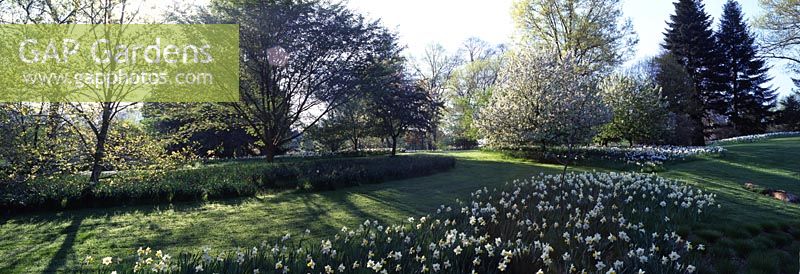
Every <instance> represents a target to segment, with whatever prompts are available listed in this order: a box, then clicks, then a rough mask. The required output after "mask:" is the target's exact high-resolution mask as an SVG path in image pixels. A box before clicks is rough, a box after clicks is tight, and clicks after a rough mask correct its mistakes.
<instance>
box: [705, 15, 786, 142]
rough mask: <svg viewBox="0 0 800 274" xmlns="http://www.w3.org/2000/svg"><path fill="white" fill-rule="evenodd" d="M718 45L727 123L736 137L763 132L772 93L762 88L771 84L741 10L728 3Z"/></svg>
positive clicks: (766, 68)
mask: <svg viewBox="0 0 800 274" xmlns="http://www.w3.org/2000/svg"><path fill="white" fill-rule="evenodd" d="M717 42H718V45H719V47H718V48H719V49H720V51H721V54H722V55H723V56H724V57H725V58H724V59H723V61H724V66H723V67H724V76H723V79H724V84H725V93H726V96H728V97H729V99H730V102H731V104H730V105H729V108H728V115H729V117H730V121H731V122H732V123H733V125H734V127H735V129H736V130H738V131H739V133H742V134H745V135H750V134H759V133H764V132H765V131H766V126H767V124H768V123H767V122H768V120H769V119H770V117H771V116H772V113H771V109H772V108H773V107H775V99H776V94H775V90H772V89H770V88H765V87H764V85H765V84H766V83H767V82H769V81H770V78H769V76H768V75H767V72H768V71H769V67H767V66H766V61H765V60H764V59H762V58H759V57H758V55H759V54H758V53H759V48H758V46H757V45H756V44H755V37H754V36H753V34H752V33H751V32H750V27H749V26H748V25H747V22H745V20H744V18H743V16H742V9H741V7H740V6H739V3H737V2H736V1H734V0H728V2H727V3H726V4H725V9H724V11H723V14H722V20H721V22H720V27H719V31H718V32H717Z"/></svg>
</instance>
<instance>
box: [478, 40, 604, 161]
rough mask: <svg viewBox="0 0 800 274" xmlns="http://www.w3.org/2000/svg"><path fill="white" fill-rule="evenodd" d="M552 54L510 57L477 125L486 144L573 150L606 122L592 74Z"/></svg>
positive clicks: (526, 53) (530, 52)
mask: <svg viewBox="0 0 800 274" xmlns="http://www.w3.org/2000/svg"><path fill="white" fill-rule="evenodd" d="M551 56H552V55H550V54H549V53H548V52H544V51H536V50H521V51H517V52H515V53H513V54H512V55H511V58H510V60H509V62H508V64H507V66H506V68H505V69H504V71H503V72H502V77H501V79H502V83H501V84H500V86H499V88H498V90H497V91H496V92H495V93H494V94H493V95H492V99H491V100H490V102H489V106H488V107H486V108H485V109H484V110H483V112H482V115H481V117H482V120H481V121H480V123H479V128H480V132H481V133H482V135H483V136H485V138H486V140H487V142H488V144H489V145H490V146H492V147H504V148H517V147H532V146H541V148H542V149H543V150H546V149H547V148H548V147H549V146H554V145H563V146H566V147H567V148H568V151H569V152H571V150H572V147H573V146H574V145H576V144H580V143H583V142H586V141H588V140H590V138H591V137H592V136H593V135H594V133H595V129H596V128H597V126H598V125H601V124H603V123H605V122H606V121H608V118H609V114H608V113H609V111H608V108H607V106H606V104H605V103H604V102H603V100H602V97H601V94H600V92H599V91H598V86H597V82H598V81H597V79H596V76H593V74H592V73H590V72H588V70H587V69H586V67H585V66H582V64H581V63H579V62H577V61H575V59H573V58H564V59H562V60H563V61H559V60H556V59H554V58H552V57H551Z"/></svg>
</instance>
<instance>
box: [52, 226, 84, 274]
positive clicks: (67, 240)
mask: <svg viewBox="0 0 800 274" xmlns="http://www.w3.org/2000/svg"><path fill="white" fill-rule="evenodd" d="M81 222H83V218H82V217H73V218H72V222H71V223H70V225H69V226H67V227H65V228H64V229H63V230H61V234H62V235H65V236H66V237H64V242H62V243H61V246H60V247H59V248H58V251H56V254H54V255H53V257H52V258H50V262H49V263H48V264H47V268H45V270H44V272H47V273H55V272H56V271H58V270H60V269H61V268H62V267H65V266H66V260H67V259H66V258H67V255H69V253H70V252H72V247H73V246H74V245H75V238H77V236H78V230H79V229H80V228H81Z"/></svg>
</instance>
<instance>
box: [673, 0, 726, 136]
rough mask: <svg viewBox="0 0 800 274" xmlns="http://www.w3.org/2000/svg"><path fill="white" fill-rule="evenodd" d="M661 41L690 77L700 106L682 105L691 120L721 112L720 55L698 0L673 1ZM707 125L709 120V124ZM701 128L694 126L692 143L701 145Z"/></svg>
mask: <svg viewBox="0 0 800 274" xmlns="http://www.w3.org/2000/svg"><path fill="white" fill-rule="evenodd" d="M664 35H665V36H666V37H665V39H664V43H663V44H662V45H661V46H662V47H663V48H664V49H666V50H667V51H668V53H670V54H672V56H674V57H675V59H676V61H677V62H678V63H679V64H681V65H682V66H683V67H684V68H686V72H687V73H688V74H689V77H690V78H691V79H692V82H693V84H694V89H695V91H694V92H695V93H696V94H695V95H694V96H691V97H695V98H699V100H700V101H701V102H699V104H689V105H700V106H702V109H699V110H698V109H688V108H687V109H686V110H685V111H684V112H683V114H688V115H689V116H690V117H691V119H692V120H693V121H694V122H695V124H700V125H702V124H703V119H704V118H707V117H708V116H709V114H712V113H724V112H725V110H726V105H727V102H726V100H725V96H723V94H722V93H721V92H720V91H722V90H723V88H722V87H721V86H720V79H719V78H720V75H721V73H720V72H721V63H722V60H721V56H720V54H719V51H718V50H717V47H716V41H715V38H714V32H713V30H712V29H711V18H710V17H709V16H708V14H706V12H705V10H704V6H703V4H702V3H701V2H700V1H699V0H680V1H678V2H676V3H675V14H674V15H672V16H671V17H670V22H668V28H667V31H666V33H664ZM708 126H709V127H711V126H713V124H709V125H708ZM704 136H705V135H704V134H703V128H702V127H698V128H697V129H696V130H695V132H694V134H693V136H692V144H693V145H704V144H705V140H704Z"/></svg>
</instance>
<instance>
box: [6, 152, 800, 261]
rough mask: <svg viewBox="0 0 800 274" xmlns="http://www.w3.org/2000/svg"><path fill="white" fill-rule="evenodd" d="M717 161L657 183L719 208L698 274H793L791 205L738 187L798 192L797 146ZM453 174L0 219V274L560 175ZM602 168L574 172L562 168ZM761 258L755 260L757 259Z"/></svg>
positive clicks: (373, 212) (367, 215) (681, 166)
mask: <svg viewBox="0 0 800 274" xmlns="http://www.w3.org/2000/svg"><path fill="white" fill-rule="evenodd" d="M727 148H728V150H729V151H728V152H727V153H725V154H724V155H722V156H709V157H704V158H701V159H698V160H694V161H685V162H681V163H676V164H671V165H667V166H666V171H664V172H661V173H660V174H661V175H663V176H667V177H671V178H677V179H682V180H686V181H687V182H689V183H691V184H693V185H696V186H698V187H701V188H704V189H706V190H708V191H712V192H714V193H717V194H718V195H719V199H720V200H721V202H722V204H723V208H722V209H721V210H718V211H716V212H715V214H714V215H713V216H709V217H708V218H707V219H705V220H703V222H702V223H699V224H695V225H692V226H691V227H686V228H685V229H682V230H680V231H683V233H685V234H688V235H685V236H687V237H689V238H690V239H691V240H692V241H693V242H696V243H705V244H706V245H707V246H708V247H709V250H710V251H711V252H712V254H715V255H718V256H716V257H717V258H713V259H712V258H709V260H710V261H709V264H708V266H706V268H701V270H703V271H704V272H717V273H731V272H734V271H743V272H745V273H779V272H783V273H797V271H798V270H797V269H798V263H797V254H798V253H799V252H800V250H799V249H800V224H798V222H800V219H798V216H800V206H797V205H788V204H786V203H783V202H779V201H776V200H772V199H770V198H767V197H763V196H760V195H758V194H756V193H752V192H749V191H747V190H745V189H743V188H742V184H744V183H745V182H748V181H752V182H754V183H756V184H759V185H762V186H764V187H770V188H778V189H784V190H786V191H789V192H795V193H800V174H799V173H800V161H798V159H800V138H798V137H794V138H780V139H773V140H769V141H765V142H759V143H750V144H736V145H730V146H727ZM449 154H450V155H453V156H455V157H457V158H458V163H457V166H456V168H455V169H453V170H451V171H449V172H444V173H439V174H436V175H433V176H428V177H421V178H414V179H408V180H400V181H392V182H386V183H383V184H377V185H365V186H359V187H354V188H348V189H343V190H338V191H331V192H321V193H305V194H304V193H278V194H270V195H260V196H257V197H254V198H240V199H231V200H225V201H217V202H208V203H189V204H175V205H162V206H139V207H115V208H107V209H87V210H76V211H65V212H62V213H40V214H29V215H22V216H17V217H13V218H11V219H3V220H0V258H2V259H0V273H18V272H52V271H55V270H59V269H65V268H69V267H71V266H73V265H74V264H75V263H76V262H77V261H79V260H80V259H81V258H82V257H83V256H85V255H89V254H91V255H93V256H95V257H98V256H117V255H121V254H129V253H130V252H132V250H134V249H136V248H137V247H139V246H141V245H144V246H151V247H154V248H158V249H165V250H167V251H168V252H169V253H171V254H177V253H179V252H181V251H195V252H196V251H198V250H200V248H201V247H202V246H205V245H208V246H211V247H214V248H215V249H216V248H235V247H239V246H252V245H255V244H258V243H260V242H261V241H262V240H265V239H271V238H275V237H279V236H281V235H283V234H285V233H287V232H291V233H293V234H297V233H299V232H302V231H304V230H305V229H309V230H310V231H311V233H312V235H311V236H312V237H315V238H321V237H323V235H326V234H329V233H331V232H333V231H338V230H339V229H340V228H341V227H342V226H349V227H355V226H357V224H359V223H361V222H363V221H364V220H365V219H371V220H378V221H380V222H382V223H394V222H399V221H401V220H403V219H405V218H407V217H409V216H419V215H424V214H426V213H427V212H430V211H431V210H435V208H436V207H438V206H439V205H441V204H452V203H453V202H454V201H455V199H458V198H461V199H467V198H468V197H469V196H468V195H469V193H470V192H472V191H474V190H475V189H477V188H481V187H484V186H486V187H490V188H491V187H493V186H497V185H500V184H503V183H504V182H506V181H510V180H513V179H518V178H523V177H529V176H532V175H536V174H538V173H540V172H559V171H560V167H558V166H554V165H544V164H537V163H532V162H528V161H523V160H518V159H513V158H510V157H507V156H504V155H502V154H499V153H490V152H477V151H469V152H454V153H449ZM607 168H608V167H606V168H599V167H580V168H577V169H574V170H587V171H588V170H593V169H600V170H605V169H607ZM759 254H763V255H764V256H759ZM764 257H767V258H764Z"/></svg>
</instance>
